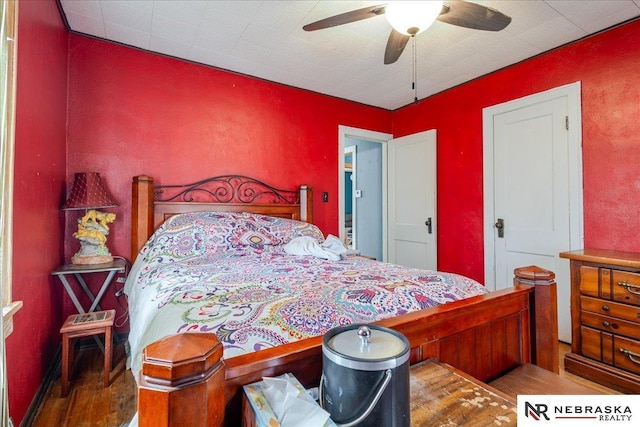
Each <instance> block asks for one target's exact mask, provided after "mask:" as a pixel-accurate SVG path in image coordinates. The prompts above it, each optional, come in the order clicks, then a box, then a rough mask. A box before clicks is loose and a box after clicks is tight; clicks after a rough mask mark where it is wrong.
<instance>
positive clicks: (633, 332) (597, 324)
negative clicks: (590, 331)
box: [580, 311, 640, 339]
mask: <svg viewBox="0 0 640 427" xmlns="http://www.w3.org/2000/svg"><path fill="white" fill-rule="evenodd" d="M580 318H581V320H582V324H583V325H584V326H590V327H592V328H595V329H600V330H601V331H605V332H609V333H612V334H617V335H624V336H626V337H631V338H637V339H640V325H639V324H637V323H635V322H629V321H627V320H621V319H618V318H615V317H611V316H605V315H603V314H596V313H591V312H589V311H582V313H581V314H580Z"/></svg>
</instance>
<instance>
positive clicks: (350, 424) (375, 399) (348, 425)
mask: <svg viewBox="0 0 640 427" xmlns="http://www.w3.org/2000/svg"><path fill="white" fill-rule="evenodd" d="M391 376H392V373H391V369H387V370H386V371H385V373H384V378H383V379H382V383H381V384H380V386H379V387H378V391H377V392H376V395H375V396H373V400H372V401H371V404H369V407H368V408H367V409H366V410H365V411H364V412H363V413H362V414H361V415H360V416H359V417H358V418H356V419H355V420H353V421H351V422H348V423H345V424H339V423H336V426H337V427H353V426H355V425H358V424H360V423H361V422H362V421H363V420H364V419H365V418H367V417H368V416H369V414H371V411H373V408H375V407H376V405H377V404H378V400H380V398H381V397H382V393H384V391H385V390H386V389H387V386H388V385H389V383H390V382H391ZM323 390H324V372H323V373H322V376H320V386H319V387H318V402H319V403H320V407H321V408H322V409H324V406H323V402H324V393H323ZM334 421H335V420H334Z"/></svg>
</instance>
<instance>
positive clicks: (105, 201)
mask: <svg viewBox="0 0 640 427" xmlns="http://www.w3.org/2000/svg"><path fill="white" fill-rule="evenodd" d="M114 206H118V203H116V201H115V200H114V199H113V197H112V196H111V194H109V192H108V191H107V189H106V188H105V187H104V185H103V184H102V180H101V179H100V174H99V173H96V172H78V173H76V174H75V176H74V179H73V187H72V188H71V194H69V197H68V198H67V201H66V202H64V205H63V206H62V210H80V209H84V210H85V214H84V216H83V217H82V218H80V219H78V231H76V232H75V233H73V237H75V238H76V239H78V241H79V242H80V250H79V251H78V253H76V254H75V255H74V256H73V257H72V258H71V263H72V264H103V263H107V262H112V261H113V256H112V255H111V253H110V252H109V249H107V246H106V242H107V235H108V234H109V223H111V222H113V221H115V219H116V214H114V213H111V212H100V211H97V210H96V209H100V208H110V207H114Z"/></svg>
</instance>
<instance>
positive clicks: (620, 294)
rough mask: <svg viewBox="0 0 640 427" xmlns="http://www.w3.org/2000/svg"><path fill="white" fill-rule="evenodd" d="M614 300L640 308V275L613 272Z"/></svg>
mask: <svg viewBox="0 0 640 427" xmlns="http://www.w3.org/2000/svg"><path fill="white" fill-rule="evenodd" d="M611 280H612V282H613V283H612V292H613V300H614V301H620V302H624V303H625V304H635V305H637V306H640V274H638V273H629V272H626V271H618V270H612V271H611Z"/></svg>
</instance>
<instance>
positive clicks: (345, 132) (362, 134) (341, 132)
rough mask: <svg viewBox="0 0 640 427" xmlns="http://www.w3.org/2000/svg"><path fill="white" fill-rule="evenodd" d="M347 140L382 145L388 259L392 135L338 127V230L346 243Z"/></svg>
mask: <svg viewBox="0 0 640 427" xmlns="http://www.w3.org/2000/svg"><path fill="white" fill-rule="evenodd" d="M347 138H354V139H363V140H367V141H373V142H378V143H380V144H382V256H383V258H384V259H383V260H382V261H386V259H387V142H388V141H389V140H390V139H393V135H392V134H390V133H384V132H377V131H373V130H367V129H360V128H355V127H351V126H345V125H338V230H339V237H340V240H341V241H343V242H344V239H345V235H344V227H343V226H342V225H343V224H344V147H345V140H346V139H347Z"/></svg>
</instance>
